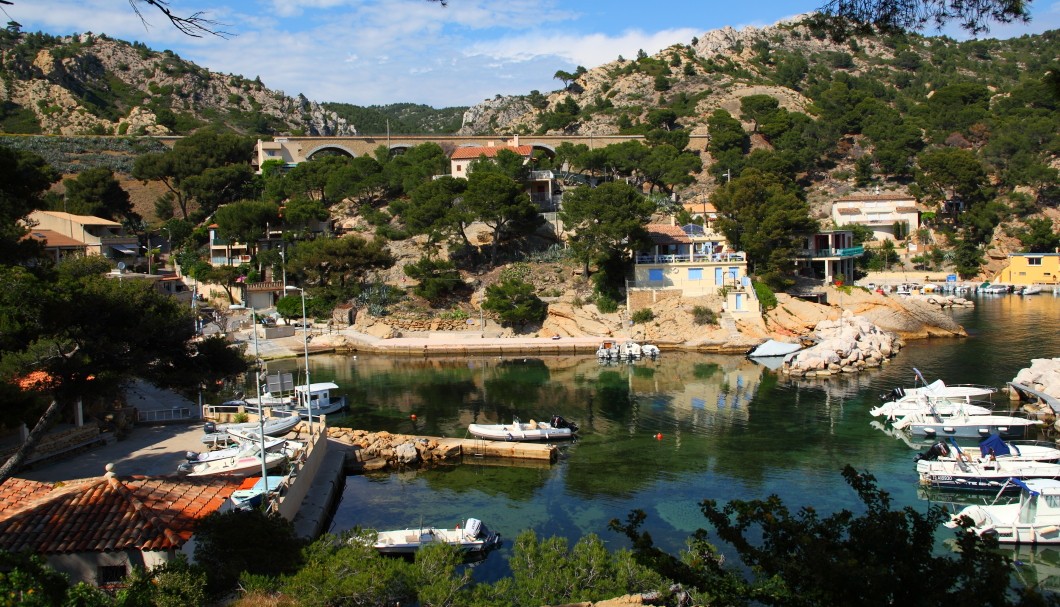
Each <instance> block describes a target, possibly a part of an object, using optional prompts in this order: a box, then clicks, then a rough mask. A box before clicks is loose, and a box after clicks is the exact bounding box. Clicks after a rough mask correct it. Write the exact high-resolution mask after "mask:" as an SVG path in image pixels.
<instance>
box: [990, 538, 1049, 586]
mask: <svg viewBox="0 0 1060 607" xmlns="http://www.w3.org/2000/svg"><path fill="white" fill-rule="evenodd" d="M998 550H999V551H1001V552H1002V554H1006V555H1008V556H1009V557H1010V558H1011V559H1012V567H1013V569H1014V570H1015V572H1016V577H1018V578H1019V580H1020V581H1021V582H1022V583H1023V585H1024V586H1027V587H1029V588H1037V589H1038V590H1044V591H1048V592H1060V550H1057V549H1056V548H1050V547H1048V546H1022V545H1020V546H1005V547H1003V548H999V549H998Z"/></svg>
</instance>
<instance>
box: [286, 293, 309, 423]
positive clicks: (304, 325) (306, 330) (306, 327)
mask: <svg viewBox="0 0 1060 607" xmlns="http://www.w3.org/2000/svg"><path fill="white" fill-rule="evenodd" d="M286 290H288V291H298V292H299V293H301V294H302V335H303V336H304V337H305V340H304V343H305V409H306V415H308V416H309V435H310V436H312V435H313V399H311V398H309V325H308V323H306V315H305V289H303V288H300V287H296V286H293V285H292V286H289V287H287V288H286Z"/></svg>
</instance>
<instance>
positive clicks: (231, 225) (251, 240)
mask: <svg viewBox="0 0 1060 607" xmlns="http://www.w3.org/2000/svg"><path fill="white" fill-rule="evenodd" d="M214 222H215V223H216V224H217V231H218V233H219V234H220V235H221V237H222V238H225V239H227V240H230V241H232V242H244V243H247V246H248V247H250V248H251V250H254V249H256V248H257V243H258V241H259V240H260V239H261V238H263V237H265V230H266V227H267V226H270V225H272V226H278V225H279V223H280V208H279V207H277V206H276V204H275V203H272V202H265V201H261V200H243V201H240V202H233V203H232V204H226V205H225V206H223V207H221V208H219V209H217V212H216V213H215V214H214Z"/></svg>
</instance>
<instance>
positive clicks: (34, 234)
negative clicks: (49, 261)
mask: <svg viewBox="0 0 1060 607" xmlns="http://www.w3.org/2000/svg"><path fill="white" fill-rule="evenodd" d="M26 238H32V239H34V240H39V241H41V242H43V243H44V246H47V247H55V248H60V249H61V248H77V249H83V248H85V243H83V242H80V241H77V240H74V239H73V238H70V237H69V236H64V235H62V234H60V233H58V232H56V231H55V230H38V229H32V230H30V231H29V234H27V235H26Z"/></svg>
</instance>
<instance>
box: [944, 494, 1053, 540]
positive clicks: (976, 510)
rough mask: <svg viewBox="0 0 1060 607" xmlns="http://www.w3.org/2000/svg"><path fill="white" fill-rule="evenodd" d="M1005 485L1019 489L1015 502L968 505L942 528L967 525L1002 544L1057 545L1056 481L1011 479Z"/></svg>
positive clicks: (976, 532) (975, 531)
mask: <svg viewBox="0 0 1060 607" xmlns="http://www.w3.org/2000/svg"><path fill="white" fill-rule="evenodd" d="M1009 484H1010V485H1012V486H1013V487H1015V488H1017V489H1019V491H1020V499H1019V502H1016V503H1012V504H988V505H981V506H978V505H977V506H968V507H966V508H964V509H962V510H961V511H960V512H958V513H957V514H954V515H953V518H952V519H951V520H949V521H948V522H946V523H945V525H946V526H947V527H949V528H951V529H956V528H958V527H962V526H964V525H968V526H967V529H969V530H971V531H972V532H973V533H975V534H977V535H980V536H992V537H994V538H996V539H997V541H998V542H999V543H1002V544H1060V481H1058V480H1055V479H1026V480H1020V479H1016V478H1013V479H1010V480H1009Z"/></svg>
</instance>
